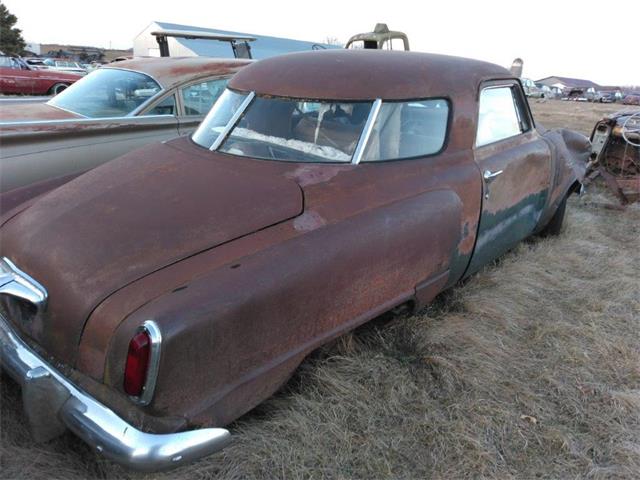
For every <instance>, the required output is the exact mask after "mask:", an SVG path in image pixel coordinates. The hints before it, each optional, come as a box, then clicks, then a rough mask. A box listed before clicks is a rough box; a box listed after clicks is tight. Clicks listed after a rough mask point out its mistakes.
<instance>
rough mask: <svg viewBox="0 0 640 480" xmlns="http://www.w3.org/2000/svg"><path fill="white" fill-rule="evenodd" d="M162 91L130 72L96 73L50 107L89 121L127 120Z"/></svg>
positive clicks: (147, 80) (74, 85)
mask: <svg viewBox="0 0 640 480" xmlns="http://www.w3.org/2000/svg"><path fill="white" fill-rule="evenodd" d="M161 90H162V89H161V88H160V85H158V84H157V83H156V82H155V81H154V80H153V79H152V78H151V77H149V76H147V75H145V74H143V73H139V72H131V71H129V70H119V69H115V68H101V69H98V70H94V71H93V72H91V73H90V74H89V75H87V76H86V77H84V78H83V79H81V80H78V81H77V82H75V83H74V84H73V85H71V86H70V87H69V88H67V89H66V90H64V91H63V92H61V93H60V94H58V95H56V96H55V97H54V98H52V99H51V100H49V102H48V104H49V105H53V106H54V107H59V108H63V109H65V110H68V111H70V112H73V113H77V114H79V115H83V116H85V117H88V118H105V117H124V116H127V115H130V114H131V113H132V112H133V111H134V110H135V109H136V108H138V107H139V106H140V105H142V104H143V103H144V102H146V101H147V100H149V99H150V98H151V97H153V96H155V95H157V94H158V92H160V91H161Z"/></svg>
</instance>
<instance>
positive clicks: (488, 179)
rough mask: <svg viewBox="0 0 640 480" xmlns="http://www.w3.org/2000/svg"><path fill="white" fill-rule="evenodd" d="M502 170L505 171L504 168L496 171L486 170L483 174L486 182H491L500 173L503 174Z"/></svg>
mask: <svg viewBox="0 0 640 480" xmlns="http://www.w3.org/2000/svg"><path fill="white" fill-rule="evenodd" d="M502 172H504V170H497V171H495V172H492V171H491V170H485V171H484V173H483V174H482V178H484V181H485V182H487V183H489V182H492V181H493V180H495V178H496V177H497V176H498V175H502Z"/></svg>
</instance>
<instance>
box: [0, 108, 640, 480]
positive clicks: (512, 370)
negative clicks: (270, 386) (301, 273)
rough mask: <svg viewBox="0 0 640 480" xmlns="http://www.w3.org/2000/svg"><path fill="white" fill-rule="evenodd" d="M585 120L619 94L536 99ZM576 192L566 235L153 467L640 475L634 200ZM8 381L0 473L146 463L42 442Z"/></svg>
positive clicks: (363, 341)
mask: <svg viewBox="0 0 640 480" xmlns="http://www.w3.org/2000/svg"><path fill="white" fill-rule="evenodd" d="M532 107H533V111H534V112H535V115H536V118H538V119H539V121H540V122H541V123H543V124H546V125H547V126H549V127H553V126H565V127H572V128H575V129H577V130H580V131H582V132H583V133H588V131H590V129H591V128H592V126H593V124H594V123H595V121H596V120H597V119H598V118H599V117H600V115H601V114H602V113H603V112H604V111H612V110H614V109H615V106H613V107H612V106H610V105H591V104H574V103H567V102H558V101H547V102H536V101H534V102H532ZM607 202H613V200H612V199H611V198H610V197H608V196H607V194H606V193H605V192H604V191H601V190H598V189H597V188H593V189H592V190H591V191H590V192H588V193H587V194H586V195H584V196H583V197H580V198H578V197H575V196H574V197H572V198H571V200H570V203H569V206H568V209H567V218H566V220H565V222H566V223H565V229H564V232H563V234H562V235H561V236H559V237H555V238H549V239H545V240H540V239H535V240H531V241H528V242H526V243H523V244H521V245H520V246H519V247H518V248H517V249H516V250H514V251H513V252H511V253H509V254H507V255H506V256H504V257H503V258H502V259H501V260H500V261H499V262H497V263H496V264H494V265H490V266H488V267H487V268H486V269H484V270H483V271H482V272H480V273H479V274H477V275H475V276H473V277H472V278H470V279H469V280H468V281H466V282H465V283H464V284H463V285H460V286H457V287H456V288H454V289H452V290H451V291H448V292H446V293H444V294H443V295H441V296H440V297H438V298H437V299H436V301H435V302H434V304H433V305H431V306H430V307H429V308H427V309H426V310H423V311H421V312H419V313H417V314H415V315H413V316H409V317H407V316H393V315H386V316H384V317H382V318H380V319H378V320H376V321H374V322H371V323H370V324H368V325H366V326H364V327H361V328H360V329H358V330H357V331H355V332H353V333H352V334H349V335H347V336H345V337H342V338H341V339H339V340H338V341H336V342H334V343H333V344H331V345H329V346H327V347H325V348H323V349H322V350H321V351H319V352H316V353H314V355H312V356H311V358H309V359H308V360H307V361H305V362H304V364H303V365H302V366H301V367H300V368H299V369H298V371H297V373H296V375H295V376H294V378H293V379H292V380H291V381H290V382H289V383H288V384H287V385H286V386H285V387H284V388H283V389H282V390H281V391H280V392H279V393H278V394H277V395H275V396H274V397H273V398H272V399H270V400H268V401H267V402H265V403H264V404H263V405H261V406H260V407H258V408H257V409H255V410H254V411H253V412H250V413H249V414H247V415H245V416H244V417H242V418H241V419H240V420H238V421H237V422H235V423H234V424H233V425H231V426H230V429H231V431H232V434H233V441H232V444H231V446H230V447H228V448H227V449H225V450H224V451H222V452H220V453H219V454H216V455H214V456H212V457H209V458H206V459H204V460H202V461H200V462H198V463H195V464H193V465H189V466H186V467H183V468H181V469H178V470H175V471H172V472H169V473H166V474H163V475H153V476H149V477H150V478H167V479H169V478H178V479H194V478H195V479H212V478H223V479H244V478H256V479H259V478H293V479H298V478H335V479H349V478H363V479H371V478H401V479H414V478H416V479H426V478H446V479H450V478H451V479H458V478H495V479H510V478H522V479H532V478H553V479H557V478H562V479H564V478H591V479H610V478H629V479H632V478H639V477H640V280H639V278H640V205H637V204H636V205H633V206H632V207H630V208H628V209H627V210H626V211H618V210H611V209H607V208H604V207H603V204H604V203H607ZM0 387H1V388H2V402H1V406H2V410H1V422H0V425H1V428H2V431H1V433H0V438H1V447H0V454H1V457H0V476H1V477H2V478H34V479H49V478H60V479H76V478H139V477H141V476H140V475H137V474H133V473H131V472H126V471H124V470H122V469H121V468H119V467H117V466H115V465H113V464H111V463H110V462H107V461H104V460H102V459H100V458H99V457H98V456H97V455H96V454H94V453H92V452H91V451H90V450H89V448H88V447H87V446H86V445H84V444H83V443H82V442H81V441H80V440H78V439H76V438H75V437H74V436H73V435H71V434H66V435H65V436H63V437H61V438H59V439H56V440H54V441H52V442H49V443H47V444H43V445H35V444H34V443H33V442H32V441H31V440H30V437H29V434H28V432H27V430H26V425H25V418H24V416H23V414H22V412H21V401H20V391H19V389H18V388H17V387H16V386H15V384H13V383H12V382H11V381H9V380H8V379H6V378H3V379H2V382H1V384H0Z"/></svg>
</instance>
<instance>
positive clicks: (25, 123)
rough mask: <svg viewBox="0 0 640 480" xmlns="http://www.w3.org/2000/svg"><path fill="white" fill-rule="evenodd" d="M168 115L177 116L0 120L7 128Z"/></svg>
mask: <svg viewBox="0 0 640 480" xmlns="http://www.w3.org/2000/svg"><path fill="white" fill-rule="evenodd" d="M0 105H1V103H0ZM56 108H58V107H56ZM167 117H171V118H175V115H138V116H135V117H100V118H88V117H84V118H62V119H59V120H18V121H16V122H0V127H4V128H7V127H12V126H14V125H18V126H29V125H39V124H42V125H52V124H60V125H66V124H77V123H79V124H85V123H96V124H100V123H112V122H114V121H119V122H125V123H129V122H131V121H134V122H135V121H136V120H137V119H140V121H141V122H142V121H143V120H146V119H150V118H167Z"/></svg>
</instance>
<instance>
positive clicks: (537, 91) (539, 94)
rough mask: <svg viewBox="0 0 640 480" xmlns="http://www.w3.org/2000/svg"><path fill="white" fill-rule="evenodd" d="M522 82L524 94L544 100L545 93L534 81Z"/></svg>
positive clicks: (523, 79)
mask: <svg viewBox="0 0 640 480" xmlns="http://www.w3.org/2000/svg"><path fill="white" fill-rule="evenodd" d="M520 80H521V82H522V87H523V88H524V94H525V95H526V96H527V97H532V98H544V92H543V91H542V89H541V88H539V87H538V86H537V85H536V84H535V82H534V81H533V80H531V79H530V78H522V79H520Z"/></svg>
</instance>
